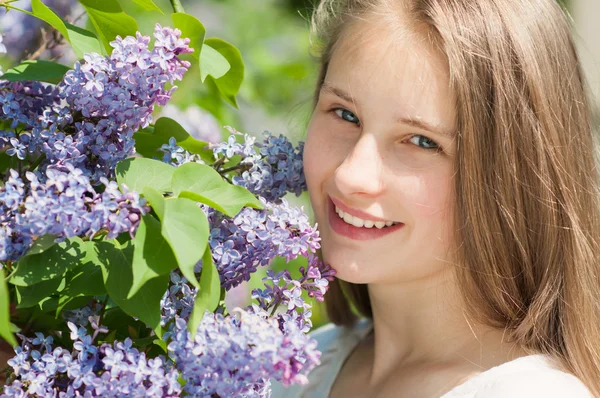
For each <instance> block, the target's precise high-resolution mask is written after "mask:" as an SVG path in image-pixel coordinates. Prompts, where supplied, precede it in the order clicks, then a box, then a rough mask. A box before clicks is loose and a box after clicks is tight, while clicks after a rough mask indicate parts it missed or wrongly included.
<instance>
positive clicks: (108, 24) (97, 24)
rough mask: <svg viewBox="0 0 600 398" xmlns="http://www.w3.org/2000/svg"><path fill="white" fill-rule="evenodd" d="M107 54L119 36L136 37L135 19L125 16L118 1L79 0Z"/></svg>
mask: <svg viewBox="0 0 600 398" xmlns="http://www.w3.org/2000/svg"><path fill="white" fill-rule="evenodd" d="M79 2H80V3H81V4H82V5H83V7H84V8H85V9H86V11H87V14H88V17H89V19H90V21H91V22H92V24H93V25H94V28H95V29H96V32H98V36H100V40H102V43H103V44H104V48H105V49H106V51H107V52H111V51H112V47H111V46H110V42H111V41H113V40H114V39H115V37H117V36H121V37H122V38H125V36H135V33H136V32H137V30H138V26H137V22H136V21H135V19H133V18H132V17H130V16H129V15H127V14H125V13H124V12H123V10H122V9H121V6H120V5H119V3H118V2H117V0H79Z"/></svg>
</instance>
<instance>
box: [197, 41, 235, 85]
mask: <svg viewBox="0 0 600 398" xmlns="http://www.w3.org/2000/svg"><path fill="white" fill-rule="evenodd" d="M230 69H231V65H230V64H229V61H228V60H227V58H225V57H224V56H223V55H222V54H221V53H220V52H218V51H217V50H215V49H214V48H212V47H211V46H209V45H203V46H202V52H201V53H200V80H201V81H202V82H204V80H206V77H207V76H209V75H210V76H212V77H214V78H215V79H218V78H220V77H222V76H225V74H226V73H227V72H228V71H229V70H230Z"/></svg>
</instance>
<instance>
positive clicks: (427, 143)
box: [409, 134, 440, 150]
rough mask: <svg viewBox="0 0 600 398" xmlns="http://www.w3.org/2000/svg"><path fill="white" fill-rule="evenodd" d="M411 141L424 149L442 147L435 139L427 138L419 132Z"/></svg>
mask: <svg viewBox="0 0 600 398" xmlns="http://www.w3.org/2000/svg"><path fill="white" fill-rule="evenodd" d="M415 138H416V140H415ZM409 141H410V142H412V143H413V144H415V145H417V146H418V147H420V148H423V149H432V150H437V149H440V147H439V146H438V144H436V143H435V141H433V140H430V139H429V138H427V137H425V136H423V135H418V134H417V135H413V136H412V137H411V138H410V140H409Z"/></svg>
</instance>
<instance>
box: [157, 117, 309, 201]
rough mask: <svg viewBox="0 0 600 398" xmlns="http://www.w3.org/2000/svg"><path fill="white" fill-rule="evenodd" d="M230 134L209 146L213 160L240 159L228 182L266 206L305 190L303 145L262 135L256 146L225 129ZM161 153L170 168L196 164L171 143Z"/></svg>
mask: <svg viewBox="0 0 600 398" xmlns="http://www.w3.org/2000/svg"><path fill="white" fill-rule="evenodd" d="M225 128H226V129H227V130H228V131H229V132H230V135H229V137H228V138H227V141H224V142H220V143H218V144H214V143H211V144H209V145H208V148H210V149H212V151H213V154H214V157H215V159H217V160H218V159H225V160H229V159H231V158H233V157H234V156H236V155H239V156H241V158H242V159H241V161H240V164H241V165H244V166H245V170H242V172H241V173H240V175H235V176H234V177H233V178H232V182H233V183H234V184H236V185H241V186H243V187H245V188H246V189H248V190H249V191H250V192H252V193H253V194H255V195H257V196H262V197H263V198H265V199H266V200H268V201H270V202H275V203H277V202H279V201H280V200H281V198H283V196H284V195H285V194H286V193H287V192H292V193H294V194H295V195H296V196H299V195H300V194H301V193H302V192H303V191H305V190H306V178H305V176H304V170H303V168H302V153H303V151H304V142H300V143H299V144H298V146H297V147H296V148H294V146H293V145H292V143H291V142H290V141H289V140H288V139H287V138H286V137H285V136H283V135H280V136H279V137H275V136H273V135H271V133H269V132H268V131H265V132H264V133H263V134H264V137H265V138H264V140H263V141H262V142H256V137H253V136H250V135H248V134H242V133H240V132H239V131H237V130H235V129H234V128H232V127H230V126H225ZM236 136H243V137H244V138H243V142H242V143H239V142H237V139H236ZM161 150H162V151H163V152H164V153H165V155H164V157H163V162H166V163H169V164H171V165H173V166H176V167H177V166H180V165H182V164H184V163H188V162H193V161H197V162H199V163H204V162H202V161H201V160H198V159H199V157H198V156H197V155H193V154H190V153H189V152H187V151H186V150H184V149H183V148H181V147H179V146H177V145H176V142H175V139H172V140H170V141H169V144H165V145H163V146H162V148H161Z"/></svg>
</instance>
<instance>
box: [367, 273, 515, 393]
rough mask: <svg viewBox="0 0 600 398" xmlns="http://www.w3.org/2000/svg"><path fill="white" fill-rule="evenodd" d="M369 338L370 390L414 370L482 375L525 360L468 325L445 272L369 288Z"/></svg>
mask: <svg viewBox="0 0 600 398" xmlns="http://www.w3.org/2000/svg"><path fill="white" fill-rule="evenodd" d="M369 297H370V299H371V306H372V310H373V325H374V334H373V336H372V337H371V338H370V339H368V340H367V341H366V342H365V343H366V346H367V352H368V353H369V354H367V357H369V358H370V361H371V366H370V368H371V369H372V371H371V376H370V381H371V383H373V384H376V383H377V382H378V381H381V380H385V379H386V378H387V377H388V376H390V375H391V374H392V373H393V372H395V371H397V370H398V369H402V368H409V367H414V366H431V365H434V366H448V367H451V366H458V367H461V366H472V367H473V368H474V370H477V369H480V371H484V370H487V369H489V368H491V367H493V366H497V365H500V364H502V363H504V362H507V361H509V360H512V359H515V358H518V357H520V356H523V355H525V353H524V352H523V351H522V350H520V349H519V348H518V347H517V346H516V345H515V344H511V343H508V342H507V341H505V338H506V335H505V333H503V331H502V330H499V329H494V328H492V327H488V326H485V325H480V324H477V323H475V322H474V321H473V320H470V319H469V317H468V316H467V314H466V311H464V305H463V302H462V298H461V296H460V295H459V292H458V289H457V286H456V283H455V281H454V278H453V276H452V272H451V271H443V273H441V274H438V275H435V276H432V277H429V278H428V279H427V280H418V281H411V282H410V283H407V282H403V283H402V284H373V283H372V284H369Z"/></svg>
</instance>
